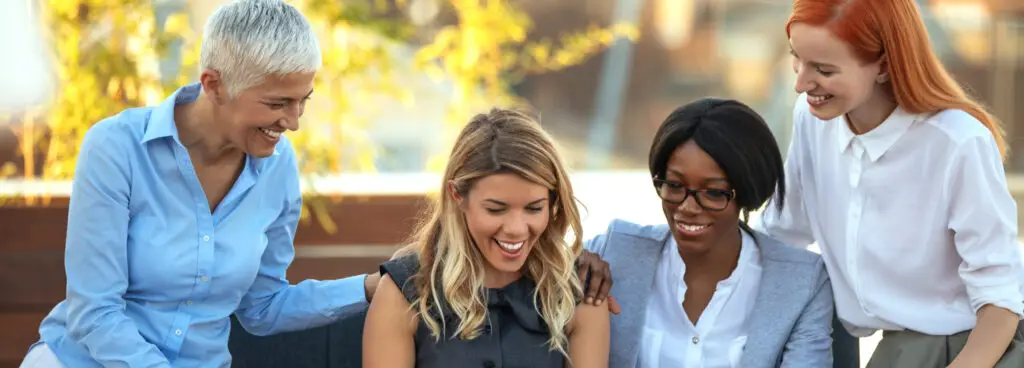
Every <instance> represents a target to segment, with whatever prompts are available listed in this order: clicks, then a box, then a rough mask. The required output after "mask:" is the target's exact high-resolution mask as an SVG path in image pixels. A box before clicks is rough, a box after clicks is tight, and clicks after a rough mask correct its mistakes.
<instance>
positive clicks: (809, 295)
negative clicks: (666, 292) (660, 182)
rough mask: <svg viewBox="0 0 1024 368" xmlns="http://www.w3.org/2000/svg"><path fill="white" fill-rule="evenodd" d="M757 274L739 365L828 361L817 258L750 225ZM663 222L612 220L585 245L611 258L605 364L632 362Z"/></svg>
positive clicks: (828, 317)
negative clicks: (615, 311) (613, 305)
mask: <svg viewBox="0 0 1024 368" xmlns="http://www.w3.org/2000/svg"><path fill="white" fill-rule="evenodd" d="M750 233H751V234H753V235H754V239H755V241H756V242H757V245H758V246H759V247H760V250H761V264H762V269H763V271H762V272H763V273H762V276H761V287H760V290H759V291H758V295H757V298H756V299H755V300H756V301H755V303H757V306H756V307H755V308H754V310H755V313H754V315H753V316H751V318H750V320H749V325H748V327H747V329H748V331H749V335H748V336H747V343H746V347H745V348H744V349H743V357H742V358H741V363H742V364H741V366H742V367H744V368H760V367H766V368H767V367H787V368H790V367H812V368H818V367H832V337H831V333H832V313H833V308H834V305H833V301H832V285H831V283H830V282H829V279H828V274H827V273H826V272H825V264H824V262H823V261H822V260H821V257H820V256H819V255H817V254H814V253H812V252H810V251H807V250H805V249H799V248H796V247H792V246H789V245H786V244H783V243H781V242H779V241H778V240H775V239H772V238H770V237H768V235H765V234H762V233H759V232H756V231H750ZM670 234H671V233H670V232H669V228H668V225H652V226H640V225H636V224H633V223H629V222H625V221H621V220H615V221H613V222H612V224H611V225H610V226H609V227H608V231H607V232H605V233H604V234H601V235H598V236H597V237H595V238H593V239H591V240H589V241H587V242H586V245H585V246H586V248H587V249H588V250H590V251H591V252H593V253H597V254H598V255H600V256H601V258H602V259H604V260H605V261H606V262H608V263H609V264H610V265H611V270H612V277H613V278H614V280H615V285H614V286H613V287H612V289H611V295H612V296H614V297H615V299H616V301H618V303H619V306H621V307H622V313H621V314H620V315H618V316H613V317H612V323H611V356H610V357H609V365H608V366H609V367H614V368H629V367H636V364H637V355H638V353H639V349H640V340H641V338H642V331H643V324H644V321H645V319H646V317H647V301H648V299H650V297H651V287H652V284H653V280H654V273H655V270H656V269H657V266H658V261H659V260H660V259H661V255H662V250H663V249H664V247H665V246H666V244H669V243H668V239H669V236H670Z"/></svg>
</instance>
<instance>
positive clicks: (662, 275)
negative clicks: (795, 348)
mask: <svg viewBox="0 0 1024 368" xmlns="http://www.w3.org/2000/svg"><path fill="white" fill-rule="evenodd" d="M740 232H741V233H742V234H743V240H742V245H741V246H740V258H739V261H737V262H736V269H735V270H733V272H732V274H731V275H729V277H728V278H726V279H725V280H722V281H720V282H719V283H718V287H717V288H715V293H714V295H713V296H712V297H711V301H710V302H709V303H708V306H707V308H705V309H704V313H702V314H701V315H700V317H699V319H698V320H697V325H696V326H694V325H693V323H692V322H690V319H689V318H688V317H687V315H686V311H685V310H683V299H684V297H685V296H686V282H685V281H683V275H684V274H685V273H686V265H685V264H683V260H682V258H680V257H679V251H678V250H677V246H676V242H675V239H674V238H672V237H669V239H670V240H669V244H666V246H665V250H664V253H663V254H662V256H661V260H660V261H659V262H658V269H657V270H656V271H655V274H654V285H653V289H652V290H653V291H654V293H653V295H652V296H651V298H650V300H649V301H648V302H647V319H646V321H645V322H644V328H643V340H642V341H641V342H640V357H639V359H638V361H637V367H642V368H733V367H739V363H740V357H741V355H742V353H743V347H744V346H745V345H746V340H747V329H746V327H747V326H746V325H747V320H748V319H749V318H750V315H751V313H752V312H753V310H754V300H755V299H756V298H757V292H758V289H759V287H760V285H761V252H760V250H759V249H758V248H757V244H756V243H755V242H754V238H753V237H751V236H750V234H747V232H746V231H740Z"/></svg>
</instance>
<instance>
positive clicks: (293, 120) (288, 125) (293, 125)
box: [279, 103, 305, 132]
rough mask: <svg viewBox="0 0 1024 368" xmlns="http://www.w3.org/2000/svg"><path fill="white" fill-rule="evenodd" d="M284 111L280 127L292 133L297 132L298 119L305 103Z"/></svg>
mask: <svg viewBox="0 0 1024 368" xmlns="http://www.w3.org/2000/svg"><path fill="white" fill-rule="evenodd" d="M286 110H287V111H286V112H285V114H284V117H283V118H281V121H280V122H279V123H280V124H281V127H283V128H285V129H288V130H291V131H293V132H294V131H296V130H299V118H300V117H302V114H303V113H304V110H305V103H299V104H295V105H292V106H290V107H288V108H287V109H286Z"/></svg>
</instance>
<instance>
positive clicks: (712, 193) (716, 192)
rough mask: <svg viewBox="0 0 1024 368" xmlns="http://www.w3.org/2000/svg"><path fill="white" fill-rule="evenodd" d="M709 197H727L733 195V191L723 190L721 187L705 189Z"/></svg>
mask: <svg viewBox="0 0 1024 368" xmlns="http://www.w3.org/2000/svg"><path fill="white" fill-rule="evenodd" d="M705 193H707V196H708V198H723V199H724V198H727V197H729V196H730V195H732V191H728V190H721V189H708V190H706V191H705Z"/></svg>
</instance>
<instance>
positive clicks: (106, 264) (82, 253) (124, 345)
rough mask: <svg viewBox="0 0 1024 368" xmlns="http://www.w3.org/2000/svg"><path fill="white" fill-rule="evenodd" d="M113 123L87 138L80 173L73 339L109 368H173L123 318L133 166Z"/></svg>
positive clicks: (70, 245) (75, 198)
mask: <svg viewBox="0 0 1024 368" xmlns="http://www.w3.org/2000/svg"><path fill="white" fill-rule="evenodd" d="M114 119H117V118H116V117H115V118H111V120H107V121H104V122H100V123H99V124H97V125H95V126H94V127H93V128H92V129H90V130H89V132H88V133H86V135H85V139H84V141H83V142H82V146H81V148H80V150H79V156H78V162H77V164H76V168H75V176H74V180H73V183H72V192H71V200H70V205H69V209H68V231H67V240H66V243H65V271H66V272H67V308H68V309H67V310H68V316H67V318H68V321H67V328H68V335H69V336H70V337H71V338H72V339H73V340H75V341H77V342H78V343H79V344H82V345H83V346H85V348H86V350H88V351H89V354H90V355H91V356H92V358H93V359H95V360H96V361H97V362H99V363H100V364H102V365H104V366H108V367H110V366H128V367H170V363H169V362H168V360H167V358H166V357H165V356H164V355H163V354H162V353H161V352H160V350H159V349H157V347H156V346H154V345H153V344H151V343H149V342H147V341H146V340H145V339H144V338H143V337H142V335H141V334H140V333H139V329H138V327H137V325H136V324H135V322H134V321H133V320H132V319H130V318H128V316H126V315H125V313H124V310H125V300H124V294H125V291H126V290H127V288H128V259H127V258H128V251H127V244H128V223H129V210H128V201H129V194H130V192H131V184H130V183H131V162H130V159H129V158H128V157H129V156H128V155H127V151H126V149H127V147H126V145H125V143H126V139H123V137H121V136H120V135H118V133H119V132H118V130H117V128H118V127H117V124H118V122H117V121H116V120H114Z"/></svg>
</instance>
